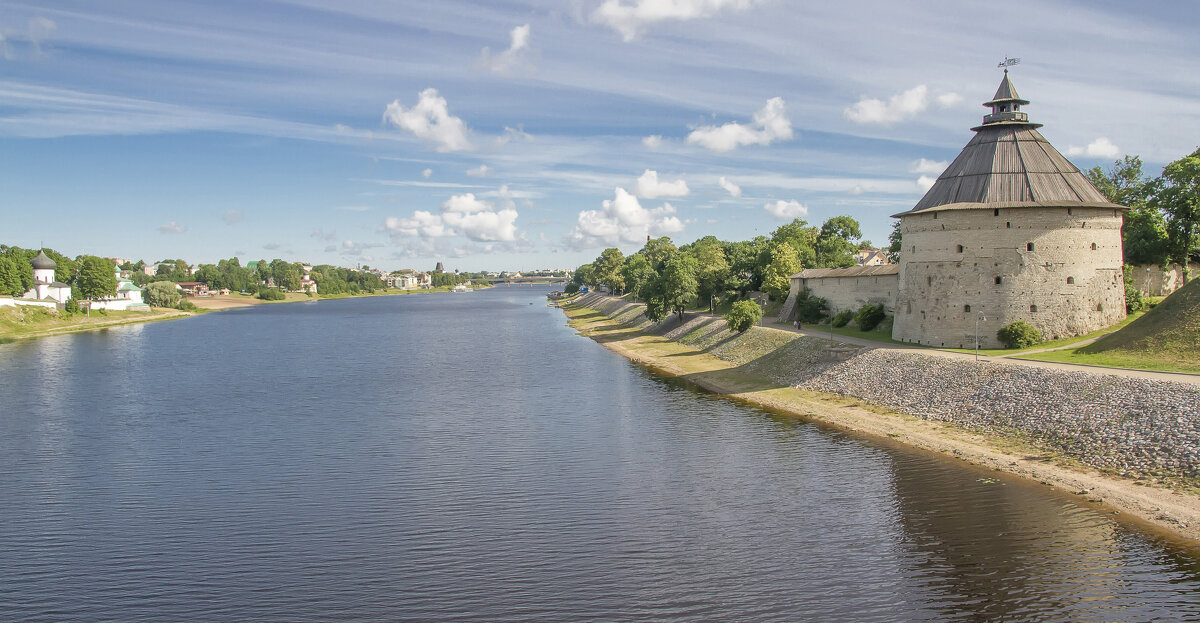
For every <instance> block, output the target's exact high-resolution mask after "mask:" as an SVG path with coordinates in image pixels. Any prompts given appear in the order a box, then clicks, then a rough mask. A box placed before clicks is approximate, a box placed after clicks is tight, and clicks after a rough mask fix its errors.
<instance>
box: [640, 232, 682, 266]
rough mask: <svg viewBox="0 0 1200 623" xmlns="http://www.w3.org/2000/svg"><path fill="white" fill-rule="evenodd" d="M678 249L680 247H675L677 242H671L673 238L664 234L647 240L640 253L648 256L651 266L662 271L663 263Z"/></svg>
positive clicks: (647, 259)
mask: <svg viewBox="0 0 1200 623" xmlns="http://www.w3.org/2000/svg"><path fill="white" fill-rule="evenodd" d="M676 251H678V249H676V248H675V244H674V243H672V242H671V239H670V238H668V237H666V236H663V237H662V238H655V239H653V240H647V241H646V246H644V247H642V250H641V251H639V253H641V254H642V255H645V256H646V261H647V262H650V267H651V268H653V269H654V270H656V271H660V272H661V271H662V266H663V263H664V262H666V261H667V258H668V257H670V256H671V254H672V253H675V252H676Z"/></svg>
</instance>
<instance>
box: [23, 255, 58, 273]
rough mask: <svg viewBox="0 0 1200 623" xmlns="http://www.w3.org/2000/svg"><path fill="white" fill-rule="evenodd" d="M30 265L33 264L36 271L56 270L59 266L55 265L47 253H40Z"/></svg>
mask: <svg viewBox="0 0 1200 623" xmlns="http://www.w3.org/2000/svg"><path fill="white" fill-rule="evenodd" d="M29 263H30V264H33V268H34V270H54V268H55V267H57V266H58V264H55V263H54V260H52V259H50V256H48V255H46V252H45V251H38V254H37V256H36V257H34V258H33V259H32V260H30V261H29Z"/></svg>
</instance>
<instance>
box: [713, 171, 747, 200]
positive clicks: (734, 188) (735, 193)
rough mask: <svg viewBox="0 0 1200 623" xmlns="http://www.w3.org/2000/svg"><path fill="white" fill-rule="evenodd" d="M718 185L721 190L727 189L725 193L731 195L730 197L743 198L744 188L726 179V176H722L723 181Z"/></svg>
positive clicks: (718, 181) (720, 180)
mask: <svg viewBox="0 0 1200 623" xmlns="http://www.w3.org/2000/svg"><path fill="white" fill-rule="evenodd" d="M717 183H718V184H720V185H721V188H724V189H725V192H727V193H729V196H730V197H741V196H742V187H741V186H738V185H737V184H734V183H733V182H731V181H729V180H727V179H725V177H724V176H722V177H721V179H719V180H717Z"/></svg>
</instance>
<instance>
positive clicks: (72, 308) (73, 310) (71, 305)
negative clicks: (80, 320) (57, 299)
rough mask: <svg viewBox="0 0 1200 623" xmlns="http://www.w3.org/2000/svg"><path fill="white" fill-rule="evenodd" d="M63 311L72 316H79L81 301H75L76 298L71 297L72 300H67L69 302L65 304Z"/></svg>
mask: <svg viewBox="0 0 1200 623" xmlns="http://www.w3.org/2000/svg"><path fill="white" fill-rule="evenodd" d="M63 311H65V312H67V313H68V314H71V315H72V316H74V315H75V314H78V313H79V301H77V300H75V297H71V298H69V299H67V302H66V303H65V304H63Z"/></svg>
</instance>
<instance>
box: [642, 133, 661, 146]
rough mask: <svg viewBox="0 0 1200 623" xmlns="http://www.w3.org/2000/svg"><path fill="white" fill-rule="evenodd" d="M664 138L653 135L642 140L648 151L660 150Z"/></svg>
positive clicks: (659, 135)
mask: <svg viewBox="0 0 1200 623" xmlns="http://www.w3.org/2000/svg"><path fill="white" fill-rule="evenodd" d="M662 142H663V137H662V135H661V134H651V135H650V136H647V137H646V138H643V139H642V146H643V147H645V148H646V149H658V148H659V147H662Z"/></svg>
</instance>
